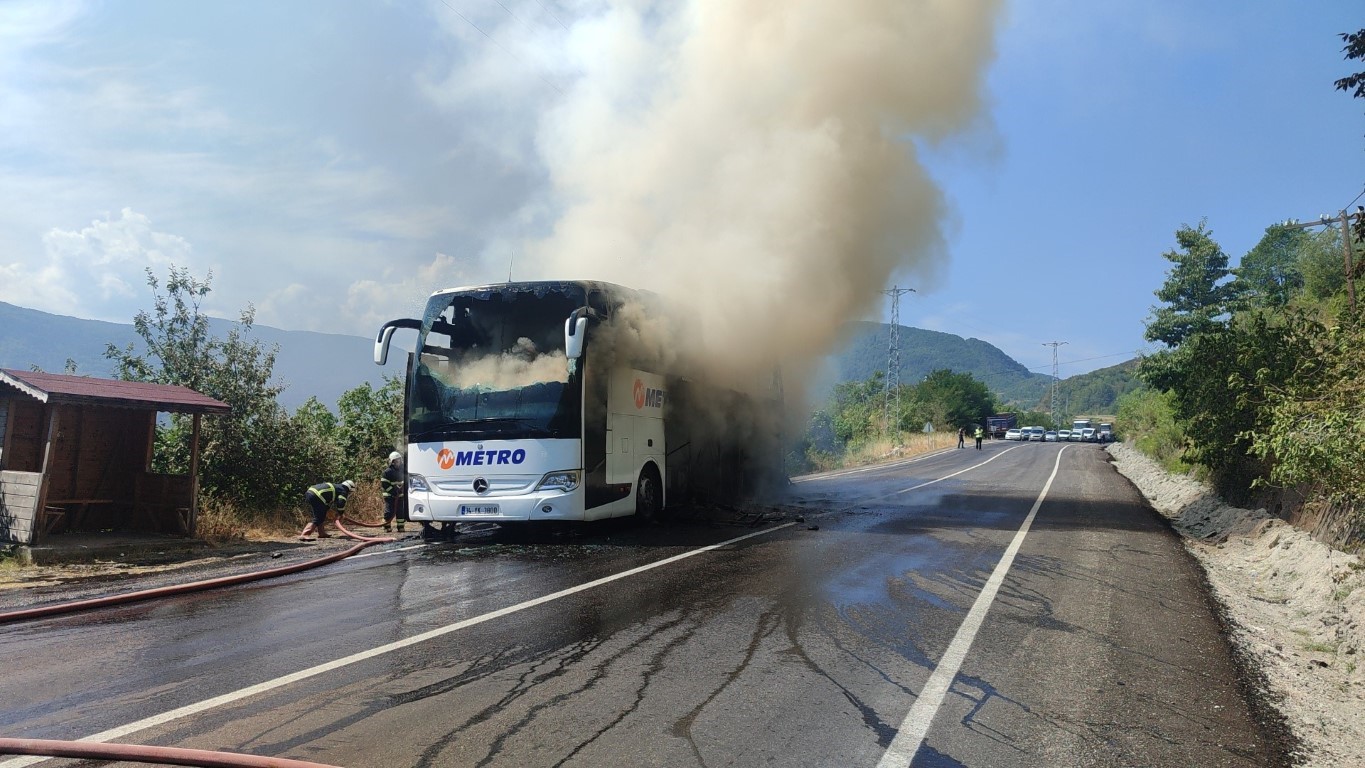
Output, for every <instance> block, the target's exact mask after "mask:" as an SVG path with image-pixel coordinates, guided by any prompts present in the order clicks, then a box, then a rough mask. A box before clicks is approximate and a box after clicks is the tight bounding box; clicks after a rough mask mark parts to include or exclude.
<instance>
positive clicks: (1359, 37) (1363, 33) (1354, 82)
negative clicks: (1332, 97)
mask: <svg viewBox="0 0 1365 768" xmlns="http://www.w3.org/2000/svg"><path fill="white" fill-rule="evenodd" d="M1341 41H1342V42H1343V43H1346V45H1345V46H1343V47H1342V49H1341V50H1342V51H1343V52H1344V53H1345V54H1346V60H1347V61H1353V60H1354V61H1362V62H1365V29H1361V30H1359V31H1357V32H1342V33H1341ZM1335 85H1336V88H1337V90H1338V91H1345V92H1347V93H1349V94H1351V95H1352V96H1354V97H1355V98H1357V99H1365V72H1356V73H1354V74H1351V75H1347V76H1346V77H1343V78H1341V79H1340V80H1337V81H1336V83H1335Z"/></svg>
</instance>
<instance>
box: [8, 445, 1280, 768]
mask: <svg viewBox="0 0 1365 768" xmlns="http://www.w3.org/2000/svg"><path fill="white" fill-rule="evenodd" d="M782 501H783V502H784V503H785V504H786V505H788V507H787V508H788V509H789V510H790V512H789V513H788V515H787V518H786V519H785V520H784V521H782V522H778V523H771V524H767V525H764V526H760V527H756V528H744V527H737V526H702V525H690V526H689V525H674V526H664V527H658V528H629V527H623V526H603V527H598V528H593V529H590V530H588V531H585V532H581V533H578V534H575V535H572V536H564V537H556V538H549V539H543V540H540V541H532V542H521V541H516V540H511V541H509V540H506V539H500V538H498V537H496V536H482V537H471V538H469V539H468V540H466V541H464V542H459V543H456V544H438V545H431V546H422V547H417V546H408V547H404V548H398V547H396V546H391V547H390V548H388V549H385V550H379V549H378V548H371V549H369V550H366V552H365V553H364V554H362V555H360V556H356V557H353V558H351V559H348V560H346V561H343V562H341V563H338V564H335V565H331V566H327V567H325V568H321V569H318V570H314V571H308V572H305V573H301V574H296V575H293V576H288V577H283V578H280V579H275V580H271V581H267V582H258V583H254V584H252V585H249V586H244V587H238V588H233V589H228V590H214V591H211V592H205V593H200V594H195V595H189V596H180V597H174V598H168V599H164V600H159V601H156V602H150V603H137V604H131V605H126V606H120V607H114V608H106V609H102V610H99V611H94V612H89V613H81V614H72V615H68V616H63V617H56V618H50V619H44V620H37V621H29V622H23V623H19V624H14V625H10V626H4V627H0V649H3V653H4V659H5V665H6V671H5V674H3V675H0V702H3V704H0V707H3V709H2V710H0V711H3V715H0V736H8V737H23V738H50V739H79V738H87V737H92V736H94V737H96V739H98V740H116V741H120V742H126V743H142V744H157V745H165V746H177V747H193V748H199V749H215V750H230V751H236V752H247V753H251V754H256V755H274V756H282V757H291V758H295V759H303V760H314V761H318V762H323V763H330V764H335V765H345V766H494V765H497V766H504V765H506V766H512V765H515V766H560V765H563V766H616V765H630V766H635V765H658V766H694V765H695V766H754V765H782V766H879V765H900V766H905V765H914V766H920V767H924V768H927V767H930V766H934V767H938V766H959V765H965V766H1181V767H1184V766H1274V765H1284V764H1287V761H1286V759H1285V756H1284V751H1285V746H1284V745H1283V744H1282V743H1280V742H1279V741H1278V738H1277V736H1276V731H1275V728H1274V725H1275V724H1274V723H1273V722H1271V723H1270V724H1269V725H1266V724H1263V723H1260V722H1258V716H1259V714H1258V713H1260V712H1261V710H1260V709H1258V708H1257V706H1256V702H1255V700H1254V699H1250V698H1249V697H1248V696H1247V695H1246V690H1247V686H1246V685H1245V684H1244V683H1242V682H1239V679H1238V676H1239V670H1238V668H1237V665H1236V664H1235V663H1234V659H1233V657H1232V652H1231V650H1230V648H1229V646H1228V643H1227V641H1226V640H1225V638H1224V636H1223V634H1222V631H1221V627H1220V624H1219V621H1218V619H1217V616H1216V611H1215V607H1214V606H1213V604H1212V602H1211V600H1210V599H1209V597H1208V596H1207V592H1206V590H1205V588H1204V586H1203V584H1202V582H1201V577H1200V573H1199V570H1198V566H1197V565H1196V564H1195V563H1194V561H1193V560H1192V559H1191V558H1190V557H1189V556H1188V555H1187V554H1186V553H1185V552H1184V550H1183V548H1182V546H1181V544H1180V542H1179V541H1178V539H1177V538H1176V537H1175V536H1174V534H1172V533H1171V532H1170V531H1169V529H1167V528H1166V526H1165V525H1164V524H1163V523H1162V522H1160V520H1159V517H1158V516H1157V515H1156V514H1155V513H1153V512H1152V511H1151V510H1149V509H1148V508H1146V506H1145V505H1144V504H1143V503H1142V500H1141V497H1140V496H1139V495H1138V493H1137V492H1136V491H1135V490H1134V489H1133V488H1132V486H1131V485H1130V484H1129V483H1128V482H1127V481H1126V480H1125V479H1123V478H1122V476H1120V475H1118V474H1117V473H1116V472H1115V471H1114V470H1113V469H1112V468H1111V467H1110V465H1109V464H1108V462H1107V454H1106V453H1105V452H1104V451H1103V450H1102V449H1101V448H1100V447H1099V446H1094V445H1056V444H1017V443H1004V442H995V443H991V442H988V443H987V444H986V446H985V450H982V451H977V450H974V449H971V448H968V449H965V450H957V449H952V450H948V451H945V452H941V453H939V454H935V455H932V456H928V457H922V458H920V459H917V460H913V461H907V462H901V463H898V464H895V465H890V466H882V467H878V468H873V469H864V470H857V471H850V472H844V473H837V474H834V475H829V476H824V477H814V478H803V479H800V480H799V481H798V482H796V483H795V484H794V485H793V486H792V490H791V493H790V497H789V498H787V499H784V500H782ZM797 515H800V516H801V517H800V518H798V517H797ZM37 760H38V759H37V758H9V759H5V758H2V757H0V768H3V767H4V766H16V765H25V764H31V763H33V762H37Z"/></svg>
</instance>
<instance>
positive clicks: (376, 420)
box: [335, 376, 403, 479]
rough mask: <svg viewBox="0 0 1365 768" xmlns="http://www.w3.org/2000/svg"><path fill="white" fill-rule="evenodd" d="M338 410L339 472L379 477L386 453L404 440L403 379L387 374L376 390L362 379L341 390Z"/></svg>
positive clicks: (382, 469) (361, 477) (363, 477)
mask: <svg viewBox="0 0 1365 768" xmlns="http://www.w3.org/2000/svg"><path fill="white" fill-rule="evenodd" d="M337 411H338V412H339V413H340V417H339V419H338V422H337V426H336V432H335V434H336V441H337V445H338V447H339V448H340V451H341V455H342V457H343V458H342V461H341V467H340V469H341V471H342V474H345V475H346V476H347V477H351V478H358V479H366V478H372V477H378V476H379V474H380V473H381V472H383V471H384V465H385V463H387V460H388V455H389V452H391V451H393V450H394V449H395V448H396V447H397V446H398V444H399V443H400V442H401V441H402V439H403V382H402V381H401V380H399V379H396V378H393V377H388V376H386V377H385V378H384V385H383V386H382V387H380V388H379V389H377V390H376V389H375V388H374V387H372V386H370V383H369V382H365V383H364V384H361V385H360V386H358V387H355V388H354V389H350V390H347V391H346V392H343V393H342V395H341V398H340V399H339V400H337Z"/></svg>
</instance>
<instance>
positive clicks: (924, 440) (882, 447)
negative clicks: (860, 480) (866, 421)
mask: <svg viewBox="0 0 1365 768" xmlns="http://www.w3.org/2000/svg"><path fill="white" fill-rule="evenodd" d="M966 444H967V446H968V447H972V446H974V445H975V441H974V440H972V439H971V438H968V440H967V443H966ZM956 445H957V435H956V434H951V435H950V434H948V433H946V432H942V433H940V432H930V433H929V434H924V433H919V432H917V433H913V434H906V435H902V436H901V440H900V444H899V445H897V444H896V442H895V441H893V440H892V439H891V438H889V437H888V438H883V439H880V440H875V441H873V442H870V443H865V444H863V445H861V446H859V447H858V448H857V449H855V450H851V451H849V452H848V454H846V455H845V456H844V460H843V462H842V464H843V466H844V467H860V466H864V465H867V464H876V463H878V462H883V461H892V460H894V459H904V458H906V457H909V456H918V455H920V454H922V453H930V452H932V451H937V450H939V449H941V448H952V447H954V446H956Z"/></svg>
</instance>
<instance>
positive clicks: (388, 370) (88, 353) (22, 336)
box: [0, 302, 1137, 413]
mask: <svg viewBox="0 0 1365 768" xmlns="http://www.w3.org/2000/svg"><path fill="white" fill-rule="evenodd" d="M209 325H210V328H211V329H212V332H213V334H214V335H216V336H218V337H220V338H221V337H223V336H225V335H226V334H227V332H228V330H229V329H230V328H231V327H232V326H233V325H234V323H233V322H231V321H228V320H222V319H218V318H212V319H210V322H209ZM376 330H377V329H376ZM847 331H848V332H847V334H846V338H847V339H848V341H847V342H845V344H844V345H843V346H842V347H841V348H840V349H839V350H838V351H837V352H836V353H835V354H834V355H832V356H831V358H830V363H831V366H832V367H833V369H834V370H835V371H837V379H838V381H851V380H862V379H866V378H867V377H869V376H871V375H872V374H873V373H874V372H875V371H885V370H886V368H887V363H888V360H889V354H888V351H889V343H888V342H889V333H890V326H889V325H887V324H885V323H871V322H855V323H851V324H850V325H849V328H848V329H847ZM898 336H899V345H898V346H899V349H900V363H901V365H900V381H901V383H903V384H911V383H914V382H916V381H919V380H920V379H922V378H923V377H924V376H925V375H927V374H928V373H930V372H931V371H935V370H938V369H943V368H947V369H950V370H952V371H954V372H958V373H970V374H972V376H974V377H975V378H976V379H978V380H979V381H982V382H984V383H985V384H986V386H987V387H988V388H989V389H990V390H991V391H992V392H994V393H995V395H996V397H997V399H999V400H1000V401H1001V402H1002V403H1003V404H1005V405H1007V406H1009V407H1015V408H1019V409H1025V410H1028V409H1035V408H1045V407H1047V404H1048V397H1049V395H1050V393H1051V387H1052V377H1051V376H1048V375H1046V374H1041V373H1034V372H1031V371H1029V370H1028V369H1027V368H1025V367H1024V366H1023V365H1021V364H1020V363H1018V362H1017V361H1015V360H1014V359H1013V358H1011V357H1010V356H1009V355H1007V354H1005V353H1004V352H1002V351H1001V350H999V349H998V348H996V347H994V346H992V345H991V344H988V343H986V342H984V341H981V340H980V339H964V338H962V337H961V336H955V335H953V334H951V333H942V332H939V331H926V330H923V329H920V328H910V327H907V326H899V327H898ZM251 338H254V339H257V340H259V341H261V342H262V343H263V344H264V345H265V346H266V347H271V346H278V354H277V356H276V358H275V379H276V382H277V383H279V384H282V385H284V387H285V389H284V391H283V392H282V393H281V394H280V398H279V399H280V404H281V405H283V406H284V407H285V408H287V409H289V410H291V411H292V410H294V409H295V408H297V407H298V406H300V405H302V404H303V403H304V402H305V401H306V400H308V398H309V397H316V398H317V399H318V400H319V401H320V402H322V403H323V404H324V405H326V406H328V407H329V408H334V407H335V405H336V402H337V400H338V398H340V397H341V395H342V393H344V392H346V391H347V390H350V389H354V388H355V387H358V386H360V385H361V384H363V383H366V382H369V384H370V385H371V386H374V387H379V386H382V385H383V383H384V377H385V376H402V375H403V370H402V361H403V357H404V356H403V355H400V354H391V355H390V356H389V363H388V365H386V366H383V367H380V366H377V365H375V364H374V362H373V360H372V353H373V348H374V342H373V340H372V339H369V338H366V337H362V336H348V335H343V334H329V333H317V332H313V331H285V330H280V329H278V328H272V327H270V326H266V325H253V326H252V335H251ZM108 344H113V345H115V346H117V347H119V348H123V347H126V346H127V345H128V344H133V345H134V349H141V348H143V344H142V340H141V338H140V337H139V336H138V335H137V332H136V331H135V330H134V329H133V325H132V324H131V323H110V322H104V321H100V320H83V319H80V318H75V317H68V316H65V315H54V314H50V313H47V312H40V311H38V310H35V309H27V308H24V307H19V306H15V305H13V304H7V303H5V302H0V368H11V369H18V370H29V369H31V368H33V367H35V366H36V367H37V368H39V369H40V370H44V371H48V372H51V373H59V372H61V371H63V370H65V368H66V362H67V360H68V359H69V360H71V361H73V362H74V363H75V364H76V373H78V374H85V375H89V376H99V377H106V378H112V377H113V375H114V364H113V361H111V360H109V359H108V358H106V357H105V356H104V351H105V348H106V345H108ZM1135 364H1136V362H1135V361H1128V362H1126V363H1123V364H1120V365H1117V366H1113V367H1110V368H1104V369H1100V370H1098V371H1092V372H1090V373H1088V374H1083V375H1081V376H1073V377H1071V378H1069V379H1065V380H1064V381H1063V385H1064V386H1063V388H1062V391H1061V392H1059V397H1058V399H1059V400H1062V399H1063V396H1065V398H1066V399H1065V401H1063V405H1064V409H1065V410H1068V411H1069V412H1075V413H1079V412H1082V411H1083V412H1087V413H1088V412H1098V413H1112V412H1113V408H1112V406H1113V404H1114V402H1115V401H1116V400H1117V398H1118V397H1119V396H1120V395H1122V394H1123V393H1124V392H1127V391H1129V390H1131V389H1133V388H1134V387H1136V386H1137V382H1136V379H1135V377H1134V376H1133V368H1134V366H1135ZM1063 393H1064V395H1063Z"/></svg>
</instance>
